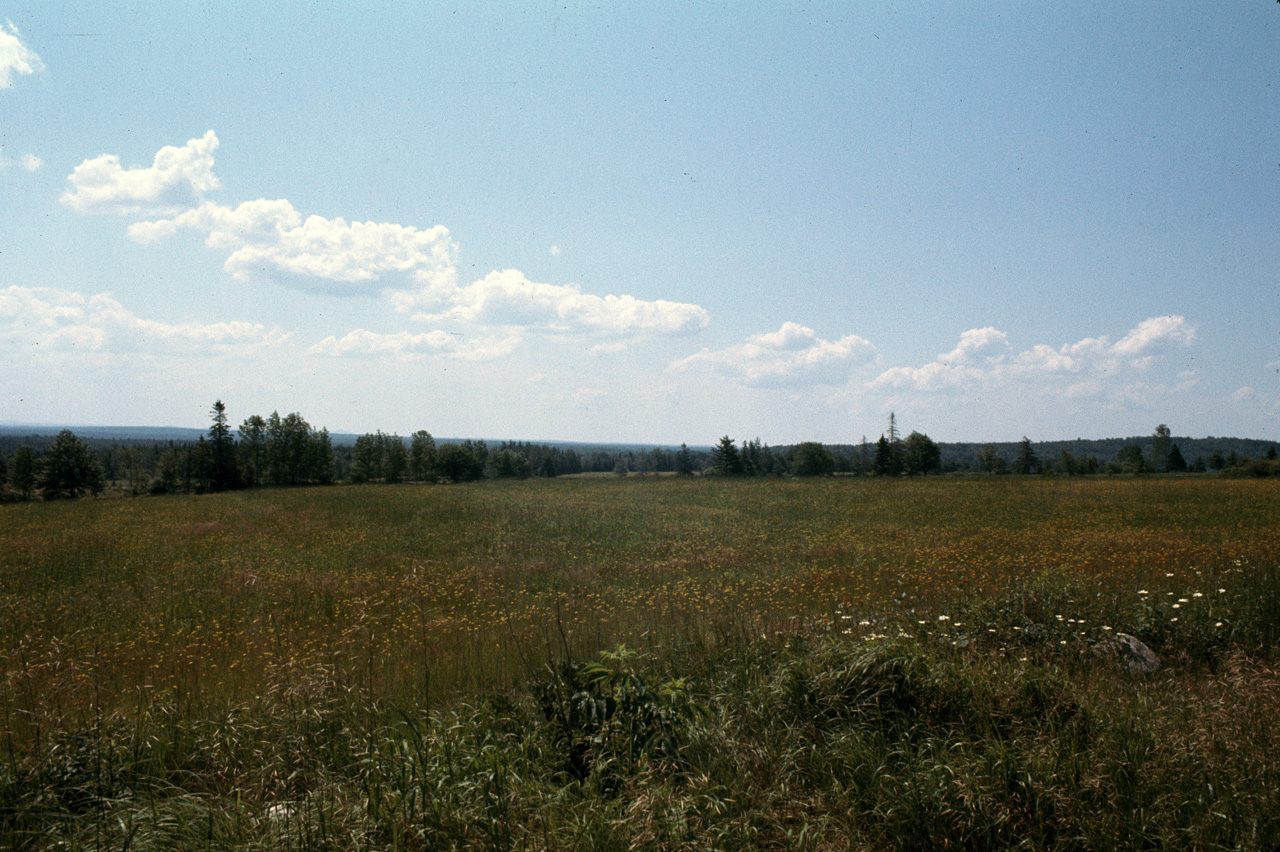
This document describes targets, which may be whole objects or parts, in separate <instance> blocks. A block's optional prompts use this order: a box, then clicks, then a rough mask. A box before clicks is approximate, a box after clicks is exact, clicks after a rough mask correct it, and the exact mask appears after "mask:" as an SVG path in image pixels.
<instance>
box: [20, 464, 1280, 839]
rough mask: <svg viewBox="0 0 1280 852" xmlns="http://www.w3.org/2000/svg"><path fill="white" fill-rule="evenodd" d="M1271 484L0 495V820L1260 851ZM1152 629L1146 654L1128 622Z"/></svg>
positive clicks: (374, 835) (1274, 595)
mask: <svg viewBox="0 0 1280 852" xmlns="http://www.w3.org/2000/svg"><path fill="white" fill-rule="evenodd" d="M1278 497H1280V483H1277V482H1276V481H1274V480H1270V479H1257V480H1254V479H1239V480H1230V479H1211V480H1210V479H1205V480H1200V479H1196V480H1190V479H1188V480H1172V479H1159V480H1155V479H1153V480H1138V479H1135V480H1110V479H1109V480H1053V479H1044V480H1039V479H1037V480H1030V479H1028V480H1020V479H993V480H981V479H969V480H960V481H947V480H939V479H929V480H902V481H869V480H859V479H828V480H814V481H797V480H785V479H784V480H758V481H741V482H734V481H724V480H719V481H716V480H710V479H706V480H703V479H676V478H662V479H653V478H650V479H639V478H627V479H620V478H602V479H586V478H584V479H575V480H572V481H557V482H547V481H537V480H532V481H526V482H488V483H477V484H473V485H467V486H455V487H437V486H420V485H413V484H406V485H401V486H352V487H333V488H318V489H296V490H275V491H269V490H263V491H254V492H234V493H227V494H219V495H209V496H202V497H164V498H146V499H139V500H97V501H78V502H74V503H71V502H65V503H50V504H41V503H33V504H16V505H7V506H0V589H2V590H3V593H2V594H0V689H2V692H0V702H2V706H3V714H4V715H3V723H4V729H3V738H2V739H0V848H15V849H52V848H83V849H89V848H94V849H126V848H128V849H191V848H210V849H328V848H333V849H347V848H351V849H356V848H361V849H364V848H378V849H437V848H503V849H535V848H593V849H594V848H601V849H608V848H653V849H673V848H716V849H756V848H814V849H822V848H867V849H883V848H899V849H923V848H930V849H933V848H969V849H979V848H981V849H987V848H1011V849H1012V848H1045V849H1055V848H1060V849H1091V848H1133V849H1137V848H1187V849H1197V848H1206V849H1207V848H1233V849H1235V848H1240V849H1271V848H1274V846H1275V845H1276V843H1277V842H1280V834H1278V832H1280V827H1278V823H1277V817H1276V814H1280V770H1277V768H1276V767H1277V765H1280V762H1278V761H1276V760H1275V755H1276V754H1277V752H1276V750H1275V746H1276V745H1277V743H1276V741H1275V740H1276V734H1275V733H1273V730H1272V729H1273V727H1274V725H1273V724H1272V722H1273V720H1274V718H1275V717H1276V713H1277V711H1278V710H1280V706H1278V705H1280V680H1278V679H1277V676H1276V673H1275V669H1274V660H1275V651H1276V648H1277V642H1278V641H1280V569H1278V568H1277V566H1280V558H1278V557H1280V553H1278V552H1277V551H1278V550H1280V540H1277V539H1276V537H1275V534H1274V531H1275V530H1276V529H1280V499H1277V498H1278ZM1120 632H1124V633H1129V634H1132V635H1135V636H1138V637H1139V638H1140V639H1142V640H1143V641H1144V642H1145V643H1147V644H1148V645H1149V646H1150V647H1151V648H1152V649H1154V650H1155V652H1156V653H1157V654H1159V655H1160V657H1161V658H1162V662H1163V665H1162V667H1161V668H1160V670H1158V671H1157V672H1155V673H1154V674H1150V675H1137V674H1134V673H1132V672H1130V671H1129V670H1127V669H1126V668H1125V667H1124V666H1123V665H1121V664H1119V663H1117V662H1116V661H1115V660H1113V659H1109V658H1107V657H1105V656H1102V655H1100V654H1099V653H1098V652H1097V649H1098V648H1099V644H1100V643H1103V642H1105V640H1106V639H1107V638H1108V637H1110V636H1114V635H1115V634H1116V633H1120Z"/></svg>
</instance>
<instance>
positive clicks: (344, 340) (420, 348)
mask: <svg viewBox="0 0 1280 852" xmlns="http://www.w3.org/2000/svg"><path fill="white" fill-rule="evenodd" d="M519 344H520V335H519V333H508V334H500V335H489V336H485V337H480V338H474V339H469V338H465V337H463V336H462V335H459V334H450V333H449V332H445V331H440V330H436V331H429V332H424V333H421V334H412V333H410V332H407V331H401V332H396V333H394V334H380V333H378V332H373V331H367V330H365V329H357V330H355V331H352V332H349V333H348V334H346V335H343V336H342V337H326V338H325V339H324V340H322V341H320V342H319V343H317V344H315V345H314V346H312V347H311V348H309V349H308V350H307V354H308V355H317V356H321V357H325V358H349V357H355V358H377V357H380V356H388V355H389V356H393V357H398V358H410V357H414V356H421V355H446V356H449V357H453V358H460V359H463V360H468V361H487V360H490V359H493V358H500V357H502V356H504V355H509V354H511V352H513V351H514V350H515V349H516V347H517V346H518V345H519Z"/></svg>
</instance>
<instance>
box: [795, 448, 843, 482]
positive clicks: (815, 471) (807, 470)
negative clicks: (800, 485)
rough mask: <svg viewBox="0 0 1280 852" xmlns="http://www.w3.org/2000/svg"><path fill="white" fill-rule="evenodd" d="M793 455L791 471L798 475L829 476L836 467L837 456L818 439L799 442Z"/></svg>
mask: <svg viewBox="0 0 1280 852" xmlns="http://www.w3.org/2000/svg"><path fill="white" fill-rule="evenodd" d="M791 456H792V461H791V472H792V473H793V474H795V475H796V476H829V475H830V474H832V473H834V472H835V469H836V457H835V456H833V455H832V454H831V451H830V450H828V449H827V448H826V447H824V446H822V444H820V443H818V442H817V441H805V442H803V443H800V444H797V445H796V447H795V449H794V450H792V452H791Z"/></svg>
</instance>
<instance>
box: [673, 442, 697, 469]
mask: <svg viewBox="0 0 1280 852" xmlns="http://www.w3.org/2000/svg"><path fill="white" fill-rule="evenodd" d="M676 474H677V475H678V476H693V453H692V452H690V451H689V446H688V445H687V444H681V445H680V452H678V453H676Z"/></svg>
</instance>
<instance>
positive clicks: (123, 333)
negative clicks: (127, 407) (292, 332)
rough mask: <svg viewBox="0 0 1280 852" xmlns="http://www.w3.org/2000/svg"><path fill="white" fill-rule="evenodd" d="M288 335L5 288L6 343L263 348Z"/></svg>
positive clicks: (105, 299)
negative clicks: (161, 317) (161, 318)
mask: <svg viewBox="0 0 1280 852" xmlns="http://www.w3.org/2000/svg"><path fill="white" fill-rule="evenodd" d="M287 338H288V335H287V334H285V333H283V332H281V331H280V330H279V329H268V328H267V327H265V326H263V325H260V324H258V323H251V322H242V321H233V322H215V323H180V324H171V323H163V322H158V321H156V320H150V319H146V318H143V317H139V316H137V315H136V314H134V313H133V312H131V311H129V310H128V309H126V308H125V307H124V306H123V305H121V304H120V302H118V301H116V300H115V299H114V298H112V297H111V296H110V295H109V294H106V293H98V294H95V295H92V296H85V295H83V294H80V293H75V292H71V291H68V290H59V289H55V288H51V287H34V288H32V287H18V286H12V287H9V288H7V289H4V290H0V341H4V342H5V343H6V344H7V345H8V346H9V347H13V346H38V347H42V348H45V349H50V350H55V351H59V350H61V351H66V350H79V351H91V352H136V351H147V352H150V353H153V354H157V353H163V352H186V353H191V352H196V353H198V352H209V351H235V352H238V353H240V354H253V353H256V352H260V351H261V350H262V348H263V347H268V348H269V347H274V346H277V345H279V344H281V343H283V342H284V341H285V340H286V339H287Z"/></svg>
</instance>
